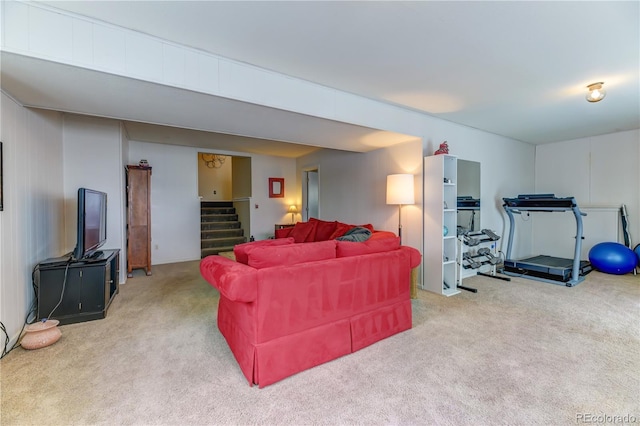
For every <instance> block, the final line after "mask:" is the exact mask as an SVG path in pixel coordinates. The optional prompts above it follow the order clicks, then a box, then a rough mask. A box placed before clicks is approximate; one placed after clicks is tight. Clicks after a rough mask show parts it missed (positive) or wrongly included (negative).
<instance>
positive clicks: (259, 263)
mask: <svg viewBox="0 0 640 426" xmlns="http://www.w3.org/2000/svg"><path fill="white" fill-rule="evenodd" d="M335 257H336V241H334V240H330V241H319V242H312V243H308V244H288V245H282V246H271V247H256V248H255V249H253V250H251V251H250V252H249V266H252V267H254V268H256V269H262V268H270V267H272V266H290V265H296V264H298V263H305V262H313V261H317V260H327V259H333V258H335Z"/></svg>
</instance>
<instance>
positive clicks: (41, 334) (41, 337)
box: [20, 320, 62, 349]
mask: <svg viewBox="0 0 640 426" xmlns="http://www.w3.org/2000/svg"><path fill="white" fill-rule="evenodd" d="M59 323H60V321H58V320H47V321H44V322H43V321H38V322H36V323H33V324H29V325H28V326H27V327H26V328H25V335H24V337H23V338H22V341H20V346H22V347H23V348H25V349H40V348H44V347H45V346H49V345H53V344H54V343H55V342H57V341H58V340H60V336H62V332H61V331H60V329H59V328H58V324H59Z"/></svg>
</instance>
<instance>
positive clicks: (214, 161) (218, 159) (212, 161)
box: [200, 152, 227, 169]
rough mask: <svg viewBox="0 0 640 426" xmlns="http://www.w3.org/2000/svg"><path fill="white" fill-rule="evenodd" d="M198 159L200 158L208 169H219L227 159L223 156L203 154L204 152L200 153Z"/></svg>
mask: <svg viewBox="0 0 640 426" xmlns="http://www.w3.org/2000/svg"><path fill="white" fill-rule="evenodd" d="M200 158H202V161H204V164H206V166H207V167H208V168H210V169H219V168H220V167H222V165H223V164H224V161H225V160H226V159H227V157H225V156H224V155H219V154H205V153H204V152H201V153H200Z"/></svg>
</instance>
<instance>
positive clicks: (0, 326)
mask: <svg viewBox="0 0 640 426" xmlns="http://www.w3.org/2000/svg"><path fill="white" fill-rule="evenodd" d="M0 329H2V332H3V333H4V346H3V348H2V355H1V356H0V359H2V358H4V356H5V355H6V354H8V353H9V352H10V350H9V351H7V348H8V347H9V333H7V328H6V327H5V326H4V324H3V323H2V321H0Z"/></svg>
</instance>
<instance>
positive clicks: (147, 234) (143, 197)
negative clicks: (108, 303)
mask: <svg viewBox="0 0 640 426" xmlns="http://www.w3.org/2000/svg"><path fill="white" fill-rule="evenodd" d="M125 169H126V181H127V276H128V277H129V278H131V277H132V276H133V270H134V269H144V270H145V272H146V274H147V275H151V167H144V166H135V165H129V166H126V168H125Z"/></svg>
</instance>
